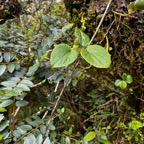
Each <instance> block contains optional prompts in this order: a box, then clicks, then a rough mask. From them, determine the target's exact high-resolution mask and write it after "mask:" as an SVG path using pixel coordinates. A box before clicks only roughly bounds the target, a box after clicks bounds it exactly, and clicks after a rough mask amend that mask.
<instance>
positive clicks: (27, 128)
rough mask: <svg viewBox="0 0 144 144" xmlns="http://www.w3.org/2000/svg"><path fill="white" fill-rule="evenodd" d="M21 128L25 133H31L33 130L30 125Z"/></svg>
mask: <svg viewBox="0 0 144 144" xmlns="http://www.w3.org/2000/svg"><path fill="white" fill-rule="evenodd" d="M19 128H21V129H23V130H25V131H29V130H31V129H32V127H31V126H30V125H22V126H19Z"/></svg>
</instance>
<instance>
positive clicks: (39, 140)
mask: <svg viewBox="0 0 144 144" xmlns="http://www.w3.org/2000/svg"><path fill="white" fill-rule="evenodd" d="M42 141H43V137H42V134H40V135H39V136H38V137H37V144H42Z"/></svg>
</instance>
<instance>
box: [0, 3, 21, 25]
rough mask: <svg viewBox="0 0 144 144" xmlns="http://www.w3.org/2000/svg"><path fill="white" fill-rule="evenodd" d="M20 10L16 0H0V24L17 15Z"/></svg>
mask: <svg viewBox="0 0 144 144" xmlns="http://www.w3.org/2000/svg"><path fill="white" fill-rule="evenodd" d="M21 10H22V6H21V4H20V3H19V2H18V0H0V24H3V23H4V22H5V21H6V20H8V19H13V18H14V17H16V16H18V15H19V14H20V12H21Z"/></svg>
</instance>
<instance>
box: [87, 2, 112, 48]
mask: <svg viewBox="0 0 144 144" xmlns="http://www.w3.org/2000/svg"><path fill="white" fill-rule="evenodd" d="M111 2H112V0H109V2H108V4H107V7H106V9H105V12H104V14H103V16H102V18H101V20H100V22H99V24H98V26H97V28H96V30H95V33H94V34H93V36H92V38H91V40H90V42H89V44H88V46H87V47H89V46H90V44H91V43H92V41H93V40H94V38H95V36H96V35H97V32H98V30H99V28H100V26H101V24H102V22H103V20H104V18H105V16H106V13H107V11H108V9H109V7H110V4H111Z"/></svg>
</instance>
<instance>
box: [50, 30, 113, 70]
mask: <svg viewBox="0 0 144 144" xmlns="http://www.w3.org/2000/svg"><path fill="white" fill-rule="evenodd" d="M75 36H76V39H75V42H74V47H73V48H71V47H70V46H69V45H67V44H59V45H57V46H56V47H55V48H54V50H53V51H52V54H51V58H50V60H51V65H52V67H64V66H68V65H69V64H71V63H73V62H74V61H75V60H76V59H77V57H78V51H80V54H81V56H82V57H83V58H84V59H85V60H86V61H87V62H88V63H90V64H91V65H93V66H95V67H97V68H108V67H109V66H110V64H111V58H110V54H109V53H108V52H107V51H106V50H105V49H104V48H103V47H101V46H99V45H90V46H88V44H89V42H90V39H89V37H88V36H87V35H86V34H85V33H83V32H82V31H81V30H80V29H78V28H76V29H75ZM75 46H76V48H75ZM78 46H79V48H78ZM87 46H88V47H87ZM81 47H82V48H81ZM83 47H87V48H83ZM80 48H81V50H79V49H80Z"/></svg>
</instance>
